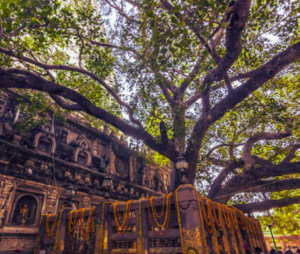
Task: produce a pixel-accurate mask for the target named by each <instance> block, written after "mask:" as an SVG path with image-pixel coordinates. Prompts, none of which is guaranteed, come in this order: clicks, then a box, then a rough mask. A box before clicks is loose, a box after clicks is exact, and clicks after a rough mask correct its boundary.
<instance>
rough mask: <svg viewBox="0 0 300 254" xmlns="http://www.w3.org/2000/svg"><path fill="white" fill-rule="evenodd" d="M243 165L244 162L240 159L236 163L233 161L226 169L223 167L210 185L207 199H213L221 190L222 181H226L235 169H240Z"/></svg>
mask: <svg viewBox="0 0 300 254" xmlns="http://www.w3.org/2000/svg"><path fill="white" fill-rule="evenodd" d="M243 165H244V162H243V160H242V159H239V160H237V161H233V162H232V163H230V164H229V165H228V166H227V167H225V168H224V169H223V170H222V171H221V172H220V173H219V175H218V176H217V177H216V179H215V180H214V181H213V183H212V185H211V186H210V189H209V192H208V196H207V197H208V198H213V197H214V196H215V194H216V193H217V192H218V191H219V190H220V189H221V187H222V183H223V181H224V180H225V179H226V177H227V176H228V175H229V174H230V173H231V172H233V171H234V170H235V169H236V168H240V167H242V166H243Z"/></svg>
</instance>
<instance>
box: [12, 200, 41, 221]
mask: <svg viewBox="0 0 300 254" xmlns="http://www.w3.org/2000/svg"><path fill="white" fill-rule="evenodd" d="M36 209H37V203H36V201H35V199H34V198H33V197H31V196H27V195H26V196H23V197H22V198H21V199H19V201H18V202H17V205H16V208H15V210H14V214H13V218H12V224H13V225H20V226H25V225H26V226H27V225H32V224H34V221H35V215H36Z"/></svg>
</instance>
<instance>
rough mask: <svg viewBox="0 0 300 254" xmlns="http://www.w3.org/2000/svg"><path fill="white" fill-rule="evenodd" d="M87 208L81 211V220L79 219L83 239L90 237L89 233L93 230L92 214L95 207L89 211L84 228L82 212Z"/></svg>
mask: <svg viewBox="0 0 300 254" xmlns="http://www.w3.org/2000/svg"><path fill="white" fill-rule="evenodd" d="M86 209H87V208H84V209H82V211H81V218H80V224H81V234H82V236H83V237H84V238H86V239H88V238H89V236H90V233H91V231H92V229H93V222H94V214H95V206H93V207H92V208H90V209H89V217H88V220H87V223H86V226H84V212H85V210H86Z"/></svg>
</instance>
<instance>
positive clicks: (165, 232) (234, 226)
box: [36, 185, 267, 254]
mask: <svg viewBox="0 0 300 254" xmlns="http://www.w3.org/2000/svg"><path fill="white" fill-rule="evenodd" d="M245 246H247V248H248V249H249V250H250V251H251V252H254V248H255V247H257V246H258V247H260V248H261V249H262V250H263V252H265V253H266V252H267V249H266V244H265V242H264V238H263V234H262V231H261V228H260V225H259V223H258V222H257V221H256V220H254V219H252V218H248V217H246V216H244V215H243V214H242V212H240V211H238V210H236V209H234V208H228V207H227V206H223V205H220V204H217V203H215V202H212V201H211V200H208V199H205V198H202V197H200V196H199V195H198V193H197V192H196V191H195V189H194V188H193V187H192V186H190V185H182V186H180V187H179V188H178V189H177V191H176V192H175V193H170V194H168V195H166V196H164V197H155V198H149V199H140V200H136V201H127V202H124V203H122V202H117V203H113V202H109V201H107V202H103V203H102V204H101V205H99V206H97V207H93V208H89V209H81V210H79V211H71V210H70V209H68V208H66V209H64V210H63V211H62V212H61V213H59V214H58V215H52V216H49V215H48V216H43V217H42V220H41V227H40V232H39V237H38V239H37V244H36V253H40V254H42V253H45V254H46V253H47V254H52V253H54V254H58V253H60V254H67V253H72V254H76V253H81V254H83V253H86V254H88V253H89V254H92V253H94V254H96V253H97V254H98V253H99V254H100V253H105V254H110V253H118V254H125V253H136V254H141V253H147V254H158V253H171V254H177V253H187V254H196V253H198V254H200V253H205V254H211V253H218V254H222V253H230V254H239V253H243V254H245Z"/></svg>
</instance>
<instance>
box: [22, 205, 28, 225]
mask: <svg viewBox="0 0 300 254" xmlns="http://www.w3.org/2000/svg"><path fill="white" fill-rule="evenodd" d="M20 215H21V222H22V224H21V226H25V223H26V220H27V216H28V204H27V203H23V205H22V209H21V211H20Z"/></svg>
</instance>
